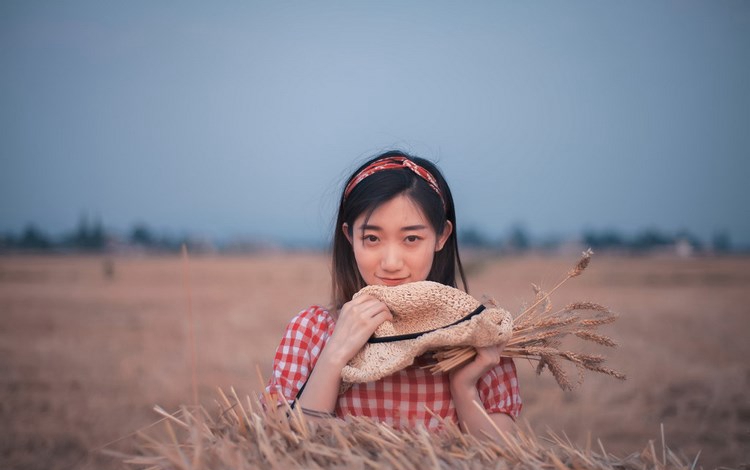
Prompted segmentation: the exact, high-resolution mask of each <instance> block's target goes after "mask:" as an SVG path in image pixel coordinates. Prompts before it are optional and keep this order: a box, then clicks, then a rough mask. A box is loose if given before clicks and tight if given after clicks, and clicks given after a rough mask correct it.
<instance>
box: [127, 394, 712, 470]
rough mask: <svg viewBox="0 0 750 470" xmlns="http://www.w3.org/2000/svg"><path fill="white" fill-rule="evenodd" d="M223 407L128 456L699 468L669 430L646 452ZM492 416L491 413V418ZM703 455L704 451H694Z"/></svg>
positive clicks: (284, 463) (332, 463)
mask: <svg viewBox="0 0 750 470" xmlns="http://www.w3.org/2000/svg"><path fill="white" fill-rule="evenodd" d="M219 396H220V400H219V403H218V404H219V411H218V412H217V413H216V415H213V416H212V415H210V414H209V413H207V412H206V411H205V410H204V409H203V408H195V407H193V408H188V407H183V408H181V409H180V410H179V411H178V412H176V413H173V414H170V413H167V412H166V411H164V410H162V409H161V408H159V407H157V408H156V411H157V412H158V413H159V414H161V415H162V416H163V421H164V429H165V431H166V433H165V434H164V435H162V436H161V437H156V436H154V435H152V434H153V432H152V434H145V433H139V436H140V441H139V442H140V454H139V455H136V456H128V457H126V458H125V459H124V462H125V463H126V464H128V465H132V466H135V467H138V468H148V469H153V470H157V469H180V470H187V469H192V470H202V469H246V468H247V469H250V468H273V469H284V470H286V469H290V468H307V469H320V468H341V469H367V468H373V469H374V468H378V469H381V468H382V469H422V468H434V469H442V468H444V469H453V468H463V469H475V468H476V469H479V468H481V469H485V468H495V469H506V468H534V469H536V468H557V469H565V468H575V469H580V468H591V469H615V468H617V469H619V470H627V469H641V468H654V469H657V470H662V469H671V468H680V469H687V468H694V467H695V464H696V462H692V467H691V464H690V463H689V461H688V460H687V459H686V458H685V457H683V456H681V455H678V454H677V453H675V452H673V451H671V450H670V449H668V448H667V447H666V446H665V444H664V437H663V432H662V442H661V449H660V450H661V452H659V453H657V451H656V446H655V445H654V442H653V441H650V442H649V443H648V444H647V445H646V447H645V449H644V450H643V451H642V452H636V453H633V454H631V455H628V456H626V457H616V456H614V455H612V454H610V453H608V452H607V451H606V450H605V449H604V446H603V444H602V443H601V441H598V442H597V444H598V445H597V447H598V448H597V449H596V450H594V449H592V446H591V445H590V443H589V445H587V446H586V447H585V448H580V447H576V446H575V445H574V444H572V443H571V442H570V441H569V440H568V439H567V438H562V437H560V436H558V435H555V434H552V433H550V435H549V436H548V437H547V438H546V439H540V438H539V437H537V436H536V435H535V434H534V433H533V432H532V431H531V430H519V431H517V432H516V433H513V434H512V435H511V434H501V436H502V438H501V439H500V440H496V441H492V440H489V439H485V438H482V437H477V436H471V435H467V434H464V433H463V432H462V431H461V430H460V429H459V427H458V426H457V425H455V424H454V423H452V422H443V423H442V424H443V425H442V429H441V430H440V431H438V432H428V431H427V430H426V429H425V428H424V427H418V428H415V429H394V428H392V427H390V426H387V425H385V424H382V423H379V422H376V421H373V420H370V419H367V418H354V417H348V418H346V419H345V420H339V419H328V420H322V421H320V420H315V421H311V420H308V419H306V417H305V415H303V414H302V413H300V412H298V411H297V410H292V409H290V408H289V407H288V406H287V407H281V408H278V409H273V408H271V409H268V410H264V408H263V407H262V406H261V405H260V400H258V399H257V398H254V399H251V398H250V397H246V400H245V403H243V402H241V401H240V400H239V398H238V396H237V394H236V393H235V391H234V389H232V390H231V395H230V396H231V399H230V398H228V397H227V396H226V394H224V393H223V392H222V391H221V390H219ZM488 419H489V418H488ZM696 460H697V458H696Z"/></svg>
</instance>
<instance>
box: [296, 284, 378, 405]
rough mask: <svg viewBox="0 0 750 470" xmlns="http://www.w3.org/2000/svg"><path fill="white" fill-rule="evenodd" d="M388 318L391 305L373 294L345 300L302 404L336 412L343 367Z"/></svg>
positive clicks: (316, 365)
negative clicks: (372, 295)
mask: <svg viewBox="0 0 750 470" xmlns="http://www.w3.org/2000/svg"><path fill="white" fill-rule="evenodd" d="M386 320H389V321H390V320H393V316H392V315H391V312H390V310H388V307H387V306H386V305H385V304H384V303H383V302H381V301H379V300H377V299H376V298H374V297H371V296H369V295H360V296H358V297H357V298H355V299H353V300H352V301H350V302H347V303H346V304H344V306H343V307H342V308H341V312H339V316H338V319H337V320H336V326H335V327H334V329H333V334H332V335H331V338H330V339H329V340H328V342H326V344H325V346H324V347H323V350H322V351H321V353H320V357H319V358H318V361H317V363H316V364H315V367H314V368H313V370H312V372H311V373H310V377H309V379H308V380H307V385H305V390H304V391H303V393H302V396H300V398H299V400H298V403H299V405H300V406H301V407H303V408H305V409H308V410H313V411H318V412H324V413H333V410H334V409H335V408H336V400H337V399H338V391H339V384H340V383H341V370H342V369H343V368H344V366H345V365H346V364H347V363H348V362H349V360H350V359H351V358H352V357H354V355H355V354H357V352H358V351H359V350H360V349H362V347H363V346H364V345H365V343H366V342H367V340H368V338H370V336H372V333H373V332H374V331H375V329H376V328H377V327H378V326H380V324H381V323H383V322H384V321H386Z"/></svg>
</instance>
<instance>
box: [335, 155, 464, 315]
mask: <svg viewBox="0 0 750 470" xmlns="http://www.w3.org/2000/svg"><path fill="white" fill-rule="evenodd" d="M387 157H405V158H407V159H409V160H411V161H413V162H414V163H416V164H417V165H419V166H421V167H422V168H424V169H425V170H427V171H429V172H430V174H432V176H434V177H435V179H436V180H437V183H438V187H439V188H440V191H441V193H442V194H443V200H444V202H445V207H444V206H443V200H441V198H440V196H439V195H438V193H436V192H435V190H433V189H432V188H431V187H430V185H429V184H428V183H427V182H426V181H425V180H424V179H422V178H421V177H420V176H418V175H417V174H415V173H414V172H413V171H412V170H410V169H408V168H398V169H390V170H382V171H378V172H377V173H374V174H372V175H370V176H368V177H367V178H365V179H364V180H362V181H361V182H360V183H359V184H357V185H356V186H355V187H354V189H353V190H352V191H351V193H350V194H349V196H348V197H346V198H345V197H344V194H343V191H342V195H341V200H340V201H339V211H338V216H337V217H336V225H335V227H334V230H333V250H332V251H333V266H332V274H333V276H332V281H333V308H334V310H335V311H336V312H338V310H339V309H340V308H341V307H342V306H343V305H344V304H345V303H346V302H348V301H350V300H351V299H352V296H353V295H354V294H355V293H356V292H357V291H358V290H360V289H362V288H363V287H365V285H366V284H365V281H364V280H363V279H362V276H361V275H360V273H359V269H358V268H357V261H356V259H355V258H354V250H353V249H352V246H351V244H350V243H349V240H347V238H346V236H345V235H344V232H343V230H342V227H343V224H344V223H346V224H347V225H348V226H349V232H350V233H349V234H350V235H352V231H353V229H354V221H355V220H356V219H357V217H359V216H360V215H361V214H363V213H365V214H367V217H369V216H370V215H371V214H372V213H373V211H374V210H375V209H377V208H378V207H379V206H380V205H381V204H383V203H385V202H388V201H390V200H391V199H393V198H394V197H396V196H399V195H401V194H404V195H406V196H408V197H409V198H410V199H411V200H412V201H414V202H415V203H416V204H417V205H418V206H419V208H420V209H421V210H422V212H423V213H424V214H425V216H426V217H427V220H428V221H429V222H430V225H431V226H432V228H433V229H434V230H435V233H437V234H438V236H439V235H440V234H442V233H443V230H445V227H446V222H447V221H450V222H451V224H452V225H453V230H452V232H451V234H450V236H449V237H448V240H447V241H446V243H445V246H443V249H442V250H440V251H438V252H437V253H435V258H434V259H433V261H432V268H431V269H430V274H429V275H428V277H427V279H428V280H430V281H436V282H440V283H442V284H446V285H449V286H452V287H458V285H457V282H456V270H458V273H459V274H460V276H461V283H462V284H463V287H464V290H466V291H468V286H467V284H466V276H465V275H464V269H463V266H462V265H461V258H460V257H459V255H458V237H457V235H456V234H457V232H458V228H457V226H456V210H455V207H454V206H453V196H452V195H451V191H450V188H448V183H446V181H445V178H443V175H442V174H441V173H440V170H438V169H437V167H436V166H435V165H434V164H433V163H432V162H430V161H429V160H425V159H423V158H418V157H413V156H411V155H409V154H407V153H405V152H401V151H398V150H391V151H388V152H385V153H383V154H380V155H378V156H377V157H374V158H372V159H370V160H369V161H367V162H365V163H364V164H363V165H362V166H360V167H359V168H358V169H357V171H355V172H354V173H353V174H352V175H351V176H350V177H349V178H348V179H347V181H346V183H345V184H344V187H346V186H347V185H348V184H349V182H350V181H351V180H352V179H354V178H355V177H356V176H357V174H359V172H360V171H362V169H364V168H365V167H367V166H368V165H369V164H371V163H372V162H374V161H376V160H379V159H381V158H387Z"/></svg>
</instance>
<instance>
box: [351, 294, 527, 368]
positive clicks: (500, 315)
mask: <svg viewBox="0 0 750 470" xmlns="http://www.w3.org/2000/svg"><path fill="white" fill-rule="evenodd" d="M363 294H369V295H371V296H373V297H375V298H377V299H378V300H380V301H382V302H383V303H385V304H386V305H387V306H388V308H389V309H390V310H391V313H392V314H393V321H392V322H391V321H385V322H383V323H382V324H381V325H380V326H379V327H378V328H377V329H376V330H375V333H373V335H372V337H371V338H370V339H369V341H368V342H367V344H365V346H364V347H363V348H362V349H361V350H360V351H359V352H358V353H357V354H356V355H355V356H354V357H353V358H352V360H351V361H349V364H347V365H346V366H345V367H344V369H343V370H342V371H341V375H342V379H343V382H345V383H361V382H371V381H374V380H378V379H381V378H383V377H386V376H388V375H391V374H393V373H394V372H396V371H399V370H401V369H403V368H405V367H407V366H409V365H411V364H412V363H413V362H414V359H415V358H416V357H418V356H420V355H422V354H424V353H425V352H427V351H433V350H436V349H442V348H445V347H453V346H475V347H483V346H492V345H495V344H500V343H504V342H506V341H508V340H509V339H510V336H511V331H512V329H513V319H512V317H511V315H510V314H509V313H508V312H507V311H505V310H503V309H501V308H497V307H494V306H493V307H485V306H484V305H482V303H481V302H479V301H478V300H476V299H475V298H474V297H472V296H470V295H469V294H467V293H466V292H463V291H460V290H458V289H456V288H453V287H450V286H446V285H444V284H440V283H437V282H432V281H420V282H412V283H408V284H402V285H400V286H395V287H386V286H367V287H365V288H364V289H362V290H360V291H359V292H357V293H356V294H355V295H354V297H357V296H359V295H363Z"/></svg>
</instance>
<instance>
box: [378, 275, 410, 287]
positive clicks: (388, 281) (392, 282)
mask: <svg viewBox="0 0 750 470" xmlns="http://www.w3.org/2000/svg"><path fill="white" fill-rule="evenodd" d="M378 279H380V281H381V282H382V283H383V284H384V285H386V286H398V285H400V284H404V283H405V282H406V279H407V278H405V277H400V278H385V277H378Z"/></svg>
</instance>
